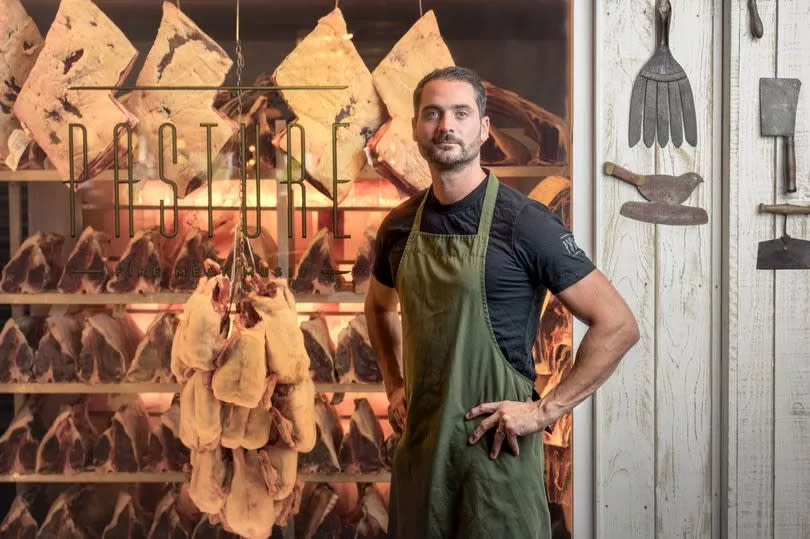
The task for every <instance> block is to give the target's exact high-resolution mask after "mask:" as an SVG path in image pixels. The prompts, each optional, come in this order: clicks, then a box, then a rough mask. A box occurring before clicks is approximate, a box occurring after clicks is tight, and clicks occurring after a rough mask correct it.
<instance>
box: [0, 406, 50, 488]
mask: <svg viewBox="0 0 810 539" xmlns="http://www.w3.org/2000/svg"><path fill="white" fill-rule="evenodd" d="M39 404H40V400H39V399H35V398H33V397H29V398H28V399H26V400H25V402H24V403H23V406H22V408H20V409H19V410H18V411H17V414H16V415H15V416H14V419H13V420H12V421H11V424H10V425H9V426H8V428H7V429H6V432H5V433H3V436H2V437H0V473H3V474H12V473H19V474H21V473H30V472H33V471H34V470H35V469H36V464H37V449H38V448H39V444H40V442H41V441H42V437H43V436H44V435H45V429H46V427H45V425H43V424H42V420H41V418H40V417H39Z"/></svg>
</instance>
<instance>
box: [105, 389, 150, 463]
mask: <svg viewBox="0 0 810 539" xmlns="http://www.w3.org/2000/svg"><path fill="white" fill-rule="evenodd" d="M148 437H149V417H148V416H147V414H146V410H145V408H144V406H143V402H142V401H141V399H140V397H139V396H136V397H135V399H133V400H132V401H131V402H129V403H126V404H123V405H122V406H121V407H120V408H119V409H118V411H116V412H115V414H114V415H113V417H112V423H111V425H110V427H109V428H108V429H107V430H105V431H104V432H103V433H102V435H101V437H100V438H99V440H98V442H97V443H96V446H95V448H94V450H93V466H94V467H95V469H96V470H97V471H101V472H137V471H138V470H139V469H140V464H141V461H142V459H143V455H144V453H145V452H146V448H147V442H148Z"/></svg>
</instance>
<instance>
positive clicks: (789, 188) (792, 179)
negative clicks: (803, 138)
mask: <svg viewBox="0 0 810 539" xmlns="http://www.w3.org/2000/svg"><path fill="white" fill-rule="evenodd" d="M785 192H786V193H795V192H796V145H795V144H794V142H793V135H789V136H786V137H785Z"/></svg>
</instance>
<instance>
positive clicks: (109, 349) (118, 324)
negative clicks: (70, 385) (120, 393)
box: [77, 312, 143, 384]
mask: <svg viewBox="0 0 810 539" xmlns="http://www.w3.org/2000/svg"><path fill="white" fill-rule="evenodd" d="M142 337H143V335H142V333H141V330H140V329H138V326H136V325H135V323H134V322H133V321H132V319H131V318H129V317H127V316H124V317H120V318H118V317H116V318H114V317H112V316H110V315H109V314H107V313H105V312H100V313H97V314H94V315H92V316H89V317H88V318H87V319H86V320H85V322H84V330H82V349H81V352H80V353H79V361H78V364H77V366H78V372H77V375H78V377H79V380H81V381H82V382H88V383H91V384H97V383H112V382H120V381H121V380H122V379H123V378H124V375H125V374H126V372H127V371H128V370H129V367H130V364H131V363H132V358H133V357H134V356H135V350H136V349H137V347H138V343H139V342H140V341H141V338H142Z"/></svg>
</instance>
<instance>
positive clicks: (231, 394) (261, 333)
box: [211, 320, 267, 408]
mask: <svg viewBox="0 0 810 539" xmlns="http://www.w3.org/2000/svg"><path fill="white" fill-rule="evenodd" d="M265 350H266V347H265V327H264V325H263V324H261V323H260V324H257V325H255V326H253V327H250V328H248V327H243V326H242V323H241V322H240V321H239V320H236V321H235V322H234V329H233V332H232V333H231V336H230V338H229V339H228V343H227V344H226V345H225V348H224V349H223V350H222V353H221V354H220V356H219V357H218V358H217V364H218V365H219V367H218V368H217V370H216V371H214V376H213V379H212V381H211V387H212V388H213V390H214V396H215V397H216V398H217V399H218V400H220V401H222V402H229V403H231V404H236V405H238V406H245V407H247V408H255V407H256V406H258V405H259V401H260V400H261V398H262V396H263V395H264V391H265V387H266V380H265V379H266V378H267V360H266V359H265Z"/></svg>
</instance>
